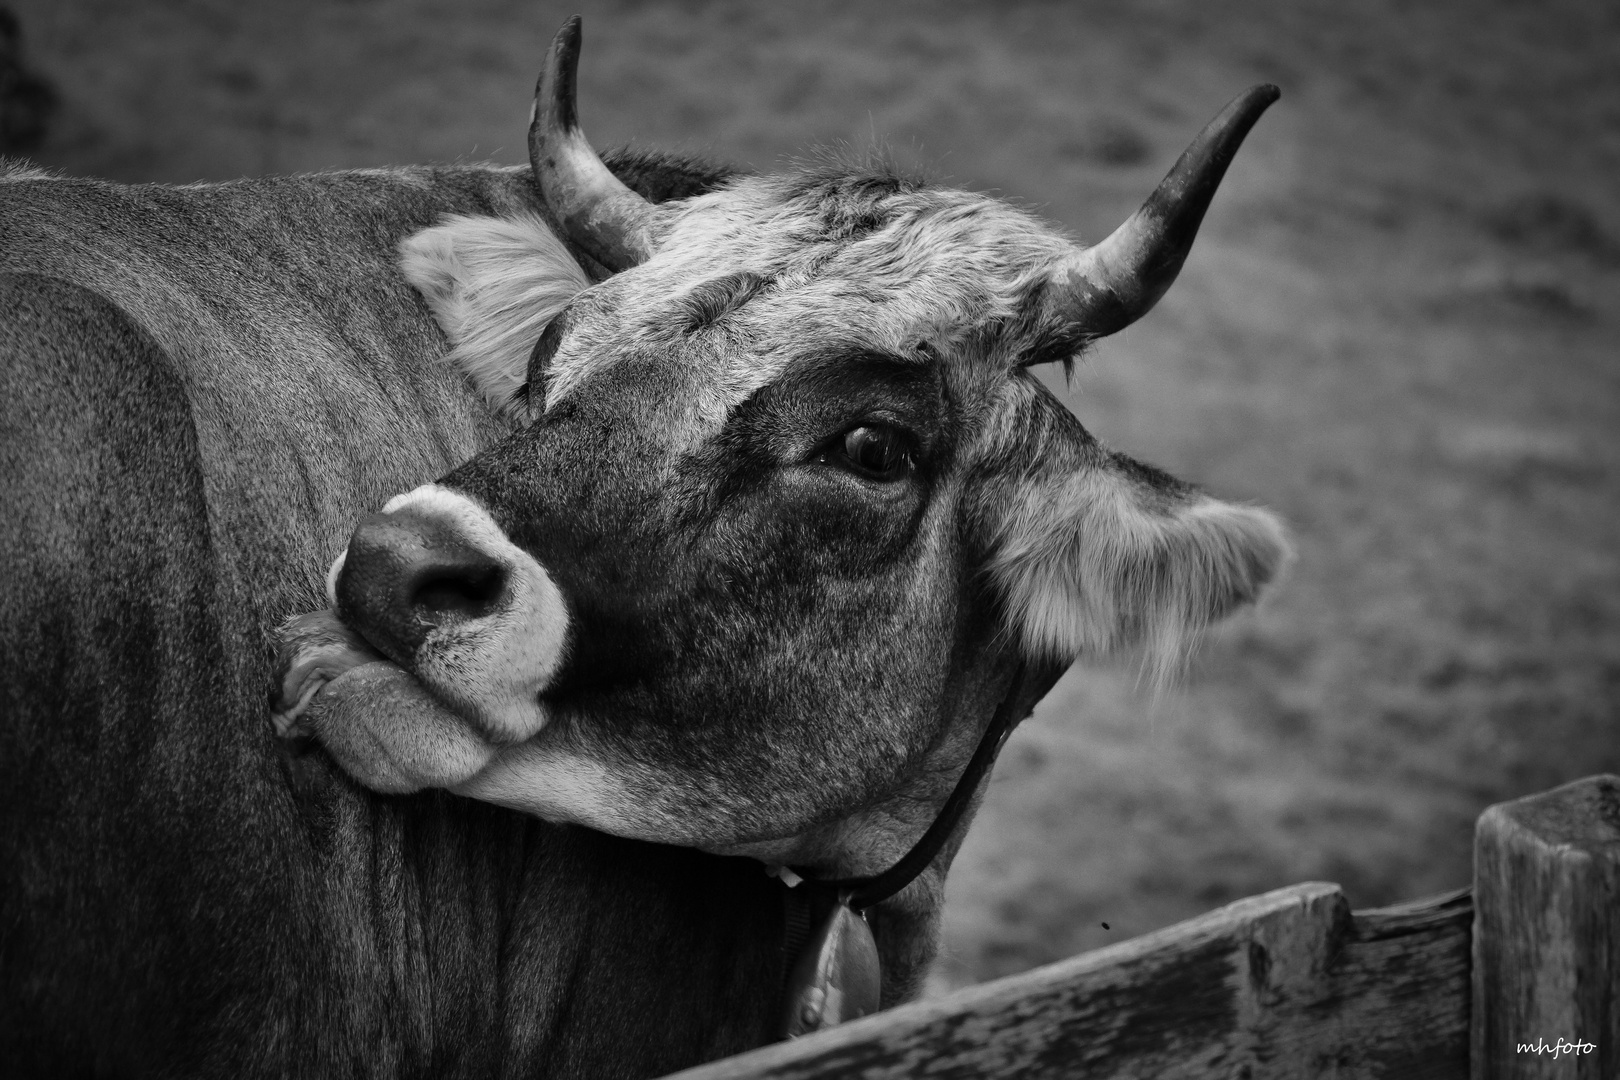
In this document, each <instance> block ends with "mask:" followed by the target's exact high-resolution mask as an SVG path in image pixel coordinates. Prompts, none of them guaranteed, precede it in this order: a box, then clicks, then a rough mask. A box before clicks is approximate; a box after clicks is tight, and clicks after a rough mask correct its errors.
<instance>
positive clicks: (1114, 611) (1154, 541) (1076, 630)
mask: <svg viewBox="0 0 1620 1080" xmlns="http://www.w3.org/2000/svg"><path fill="white" fill-rule="evenodd" d="M1178 486H1179V485H1178ZM999 532H1000V536H999V538H998V542H997V544H996V554H995V555H994V557H993V558H992V561H991V566H990V570H991V574H992V577H993V579H994V580H995V582H996V584H997V585H998V586H999V587H1000V589H1001V593H1002V596H1003V598H1004V600H1005V602H1006V607H1007V612H1008V616H1009V618H1010V619H1011V620H1012V623H1013V626H1012V627H1011V629H1012V630H1013V631H1014V632H1015V633H1016V634H1017V635H1018V636H1019V638H1020V639H1021V641H1022V644H1023V647H1024V650H1025V652H1026V653H1027V654H1029V655H1030V656H1032V657H1040V658H1046V659H1052V658H1057V659H1062V660H1065V661H1067V660H1072V659H1075V658H1077V657H1079V656H1082V655H1090V656H1103V655H1107V654H1110V653H1117V652H1119V651H1120V650H1122V649H1127V648H1133V647H1141V648H1143V649H1144V650H1145V659H1146V665H1147V670H1148V671H1149V672H1150V673H1151V674H1152V676H1153V678H1154V680H1155V681H1157V682H1163V681H1164V680H1166V679H1167V678H1168V677H1169V676H1170V675H1171V674H1173V673H1174V672H1175V671H1176V669H1177V668H1178V667H1179V666H1180V665H1181V663H1182V662H1183V660H1184V659H1185V657H1186V654H1187V652H1188V651H1189V649H1190V648H1191V646H1192V644H1193V643H1194V641H1195V640H1196V638H1197V635H1198V632H1199V631H1200V630H1202V629H1203V628H1204V627H1205V626H1208V625H1209V624H1210V623H1212V622H1215V621H1216V620H1218V619H1221V618H1224V617H1225V616H1227V615H1229V614H1231V613H1232V612H1233V611H1234V610H1235V609H1237V608H1238V607H1240V606H1242V605H1244V604H1248V603H1252V602H1254V601H1255V600H1256V599H1257V598H1258V596H1259V594H1260V591H1261V589H1262V588H1263V587H1264V586H1265V585H1266V583H1267V582H1269V581H1271V580H1272V579H1273V578H1274V577H1276V575H1277V573H1278V571H1279V570H1281V569H1282V567H1283V565H1284V564H1285V563H1286V562H1287V560H1288V558H1289V556H1290V550H1289V545H1288V541H1287V539H1286V537H1285V534H1284V531H1283V527H1282V524H1281V523H1280V522H1279V521H1278V520H1277V518H1276V517H1275V516H1273V515H1272V514H1270V513H1269V512H1267V511H1265V510H1260V509H1256V508H1254V507H1249V506H1236V505H1233V504H1231V503H1224V502H1220V501H1219V500H1216V499H1213V498H1210V497H1209V496H1207V495H1204V494H1202V493H1200V492H1196V491H1191V490H1189V489H1185V488H1181V489H1180V490H1176V491H1173V492H1167V491H1163V490H1156V489H1154V488H1152V487H1147V486H1144V485H1143V484H1142V483H1141V482H1140V481H1139V480H1137V479H1135V478H1132V477H1129V476H1126V475H1125V474H1123V473H1122V472H1118V471H1116V470H1114V469H1112V468H1106V467H1104V468H1086V469H1082V470H1080V471H1078V472H1076V473H1073V474H1070V475H1068V476H1066V477H1050V476H1048V477H1043V478H1041V479H1040V480H1035V481H1030V482H1027V483H1026V484H1025V485H1023V486H1022V487H1021V489H1020V490H1019V492H1018V493H1017V495H1016V497H1015V498H1014V499H1013V501H1012V504H1011V506H1010V507H1009V508H1008V512H1007V513H1006V515H1005V516H1004V518H1003V520H1002V524H1001V528H1000V530H999Z"/></svg>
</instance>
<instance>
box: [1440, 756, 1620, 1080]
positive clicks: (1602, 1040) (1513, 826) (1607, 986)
mask: <svg viewBox="0 0 1620 1080" xmlns="http://www.w3.org/2000/svg"><path fill="white" fill-rule="evenodd" d="M1474 888H1475V895H1476V897H1477V903H1478V911H1477V915H1476V920H1477V921H1476V923H1475V929H1474V988H1473V994H1474V999H1473V1000H1474V1007H1473V1011H1474V1026H1473V1032H1472V1045H1473V1054H1472V1059H1473V1076H1474V1078H1475V1080H1532V1078H1540V1077H1558V1078H1559V1080H1614V1078H1615V1077H1617V1076H1620V777H1615V776H1594V777H1589V778H1588V779H1585V780H1578V781H1576V782H1574V783H1572V784H1565V785H1564V786H1563V787H1560V788H1555V789H1553V790H1552V791H1548V792H1543V793H1542V794H1540V795H1532V796H1529V797H1527V798H1523V799H1519V800H1516V801H1514V802H1510V803H1501V804H1499V805H1497V806H1493V807H1491V808H1490V809H1489V810H1487V811H1485V813H1484V814H1482V815H1480V818H1479V823H1478V826H1477V828H1476V830H1475V834H1474ZM1532 1047H1533V1048H1535V1049H1531V1048H1532Z"/></svg>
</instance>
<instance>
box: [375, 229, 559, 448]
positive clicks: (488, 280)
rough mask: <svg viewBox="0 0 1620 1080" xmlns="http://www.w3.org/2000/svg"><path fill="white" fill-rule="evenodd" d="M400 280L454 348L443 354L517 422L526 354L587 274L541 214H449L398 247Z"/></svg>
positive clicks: (526, 375)
mask: <svg viewBox="0 0 1620 1080" xmlns="http://www.w3.org/2000/svg"><path fill="white" fill-rule="evenodd" d="M399 254H400V269H401V270H402V271H403V272H404V274H405V280H407V281H409V282H410V283H411V284H412V285H414V286H416V289H417V291H418V292H420V293H421V294H422V295H423V297H425V298H426V299H427V303H428V307H429V308H430V309H431V310H432V312H433V316H434V318H436V319H437V320H438V322H439V326H440V328H441V329H443V330H444V332H445V335H446V336H448V337H449V338H450V343H451V344H452V345H453V346H454V349H453V350H452V351H451V353H450V356H449V359H450V361H451V362H452V363H455V364H456V365H458V366H459V367H460V368H461V369H462V370H463V371H465V372H466V373H467V376H468V377H469V378H470V379H472V382H473V385H474V386H476V387H477V388H478V392H479V393H481V394H482V395H483V396H484V398H485V400H487V401H488V402H489V403H490V404H491V405H493V406H494V407H495V409H496V410H497V411H498V412H500V413H501V414H502V415H504V416H507V417H509V418H513V419H516V418H517V414H518V413H519V411H520V410H521V409H522V407H523V402H522V401H521V400H520V399H519V397H518V391H519V390H520V389H522V387H523V384H524V382H525V381H527V378H528V371H529V354H530V353H531V352H532V351H533V350H534V344H535V342H536V341H539V340H540V333H541V331H543V330H544V329H545V328H546V324H548V323H550V322H551V320H552V319H554V318H556V317H557V315H558V313H559V312H561V311H562V309H563V308H565V307H567V306H568V302H569V301H570V300H572V299H573V298H574V297H575V296H576V295H577V294H578V293H579V292H580V291H581V290H583V289H585V288H587V287H588V286H589V285H590V279H588V278H587V277H586V276H585V272H584V271H583V270H581V269H580V268H579V264H578V263H576V262H574V260H573V257H572V256H570V255H569V254H568V249H567V248H566V247H564V246H563V243H562V241H561V240H559V239H557V237H556V235H555V234H553V233H552V231H551V229H550V228H548V227H547V226H546V223H545V222H544V221H542V220H540V218H538V217H536V216H534V215H532V214H521V215H517V216H515V217H510V218H498V217H468V216H461V215H458V216H455V217H449V218H446V219H445V220H444V222H443V223H442V224H439V225H436V226H434V227H433V228H431V229H424V230H423V231H421V232H419V233H415V234H413V235H411V236H408V237H406V238H405V239H404V240H403V241H401V242H400V245H399Z"/></svg>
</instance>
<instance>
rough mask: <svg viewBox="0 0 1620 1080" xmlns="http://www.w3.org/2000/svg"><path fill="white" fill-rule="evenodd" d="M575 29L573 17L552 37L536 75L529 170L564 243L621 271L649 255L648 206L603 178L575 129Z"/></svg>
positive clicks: (597, 162)
mask: <svg viewBox="0 0 1620 1080" xmlns="http://www.w3.org/2000/svg"><path fill="white" fill-rule="evenodd" d="M579 22H580V20H579V16H578V15H575V16H574V17H573V18H571V19H569V20H568V21H567V22H566V23H564V24H563V28H562V29H561V30H559V31H557V36H556V37H555V38H553V39H552V42H551V52H550V54H549V55H548V56H547V57H546V65H545V67H543V68H541V70H540V81H539V82H538V83H537V84H536V85H535V88H534V112H533V114H532V115H531V116H530V118H529V164H530V166H531V167H532V168H533V169H534V181H535V183H536V184H538V185H539V187H540V194H541V195H542V196H543V197H544V198H545V200H546V205H548V206H549V207H551V211H552V213H554V214H556V215H557V220H558V222H559V223H561V225H562V227H563V229H564V231H566V232H567V234H568V238H569V239H570V240H572V241H573V242H574V243H576V244H578V245H579V246H580V247H582V248H584V249H585V250H586V251H587V252H588V253H589V254H590V256H591V257H592V258H593V259H595V260H596V261H597V262H599V263H601V264H602V265H603V266H606V267H607V268H608V269H610V270H614V271H618V270H624V269H626V268H627V267H631V266H634V265H636V264H637V263H639V262H641V261H642V260H644V259H646V257H647V256H648V255H649V254H651V253H652V238H651V235H650V233H651V229H650V226H651V223H652V216H653V207H652V204H651V203H649V202H648V201H647V200H646V199H643V198H642V197H641V196H640V195H637V194H636V193H635V192H633V191H631V190H630V189H629V188H627V187H625V186H624V184H622V183H620V182H619V178H618V177H616V176H614V175H613V174H612V173H611V172H609V171H608V167H607V166H606V165H604V164H602V159H601V158H599V157H597V156H596V151H595V150H592V149H591V144H590V143H589V142H587V141H586V140H585V133H584V132H583V131H581V130H579V113H578V110H577V109H576V108H575V106H574V89H575V86H576V83H577V79H576V76H577V74H578V70H579Z"/></svg>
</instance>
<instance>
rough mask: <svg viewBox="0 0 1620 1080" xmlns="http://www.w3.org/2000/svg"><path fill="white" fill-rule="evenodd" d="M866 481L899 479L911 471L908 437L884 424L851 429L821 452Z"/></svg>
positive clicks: (823, 457) (909, 441) (864, 425)
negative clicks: (824, 451) (825, 450)
mask: <svg viewBox="0 0 1620 1080" xmlns="http://www.w3.org/2000/svg"><path fill="white" fill-rule="evenodd" d="M822 460H823V461H830V462H832V463H833V464H836V465H841V466H843V467H844V468H846V469H849V470H850V471H851V472H854V473H857V474H858V475H860V476H864V477H865V478H867V479H868V480H879V481H893V480H899V479H901V478H902V477H904V476H905V475H906V474H907V473H909V472H910V471H911V468H912V460H911V439H910V437H909V436H907V435H906V433H905V432H903V431H901V430H900V429H899V428H894V427H890V426H888V425H887V424H862V425H861V426H860V427H855V428H850V429H849V430H848V431H846V432H844V434H843V435H841V436H839V437H838V439H837V441H836V442H834V444H833V445H832V446H831V447H830V448H829V449H828V451H827V452H826V453H825V454H823V455H822Z"/></svg>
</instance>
